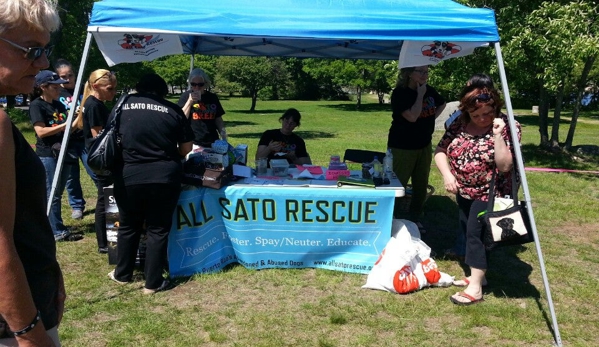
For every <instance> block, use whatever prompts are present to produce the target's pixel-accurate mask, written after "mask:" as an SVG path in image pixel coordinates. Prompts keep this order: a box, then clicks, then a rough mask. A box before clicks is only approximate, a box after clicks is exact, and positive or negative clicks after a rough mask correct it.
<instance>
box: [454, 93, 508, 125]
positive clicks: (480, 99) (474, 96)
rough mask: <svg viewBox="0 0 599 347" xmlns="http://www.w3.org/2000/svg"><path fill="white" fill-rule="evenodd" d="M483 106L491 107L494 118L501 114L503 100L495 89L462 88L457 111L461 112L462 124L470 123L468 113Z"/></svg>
mask: <svg viewBox="0 0 599 347" xmlns="http://www.w3.org/2000/svg"><path fill="white" fill-rule="evenodd" d="M483 106H491V107H493V109H494V110H495V116H496V117H497V116H499V114H501V108H502V107H503V100H502V99H501V96H500V95H499V92H498V91H497V89H495V88H487V87H483V88H481V87H480V86H477V85H470V86H467V87H466V88H464V90H463V91H462V94H461V96H460V106H459V109H460V111H462V114H461V115H460V120H461V122H463V123H464V124H468V123H469V122H470V112H473V111H475V110H477V109H479V108H481V107H483Z"/></svg>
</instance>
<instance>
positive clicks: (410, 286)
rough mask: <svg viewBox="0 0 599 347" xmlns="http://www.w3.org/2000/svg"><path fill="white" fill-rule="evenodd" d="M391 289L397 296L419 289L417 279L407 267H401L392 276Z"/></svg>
mask: <svg viewBox="0 0 599 347" xmlns="http://www.w3.org/2000/svg"><path fill="white" fill-rule="evenodd" d="M393 288H395V290H396V291H397V292H398V293H399V294H407V293H411V292H413V291H416V290H418V289H420V285H419V283H418V278H417V277H416V275H414V272H413V271H412V268H411V267H410V266H409V265H406V266H404V267H402V268H401V269H400V270H399V271H397V272H395V276H393Z"/></svg>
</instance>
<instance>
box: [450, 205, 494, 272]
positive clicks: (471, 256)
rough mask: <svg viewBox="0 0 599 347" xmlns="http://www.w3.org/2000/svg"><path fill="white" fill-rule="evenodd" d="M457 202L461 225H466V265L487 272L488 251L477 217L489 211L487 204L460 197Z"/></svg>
mask: <svg viewBox="0 0 599 347" xmlns="http://www.w3.org/2000/svg"><path fill="white" fill-rule="evenodd" d="M456 200H457V203H458V208H459V209H460V212H459V213H460V224H462V223H464V222H465V223H466V260H465V262H466V265H468V266H470V267H473V268H476V269H481V270H486V269H487V251H486V250H485V245H484V244H483V240H482V231H483V229H482V227H483V225H482V224H481V223H480V222H479V221H478V218H477V217H478V214H479V213H480V212H482V211H484V210H486V209H487V202H486V201H480V200H468V199H464V198H463V197H461V196H459V195H458V196H457V199H456ZM464 219H466V220H464Z"/></svg>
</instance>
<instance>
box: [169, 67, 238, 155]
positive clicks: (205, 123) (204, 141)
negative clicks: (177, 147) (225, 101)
mask: <svg viewBox="0 0 599 347" xmlns="http://www.w3.org/2000/svg"><path fill="white" fill-rule="evenodd" d="M187 81H188V82H189V85H190V87H191V89H190V90H188V91H186V92H184V93H183V94H181V97H180V98H179V102H178V105H179V106H180V107H181V108H182V109H183V113H185V116H186V117H187V118H188V119H190V121H191V129H192V130H193V134H194V139H193V144H194V149H195V148H197V147H198V146H200V147H208V148H210V146H211V145H212V143H213V142H214V141H216V140H218V139H219V135H220V138H222V139H223V140H227V132H226V130H225V122H224V121H223V118H222V116H223V115H224V114H225V110H224V109H223V106H222V105H221V103H220V100H219V99H218V96H217V95H216V94H214V93H212V92H210V91H208V90H206V89H207V88H208V87H209V86H210V78H209V77H208V75H207V74H206V72H204V70H202V69H200V68H196V69H193V70H192V71H191V73H190V74H189V78H188V79H187Z"/></svg>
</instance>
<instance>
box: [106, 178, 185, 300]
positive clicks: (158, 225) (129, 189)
mask: <svg viewBox="0 0 599 347" xmlns="http://www.w3.org/2000/svg"><path fill="white" fill-rule="evenodd" d="M180 190H181V187H180V185H178V184H177V185H172V184H138V185H132V186H125V187H124V186H122V185H120V184H117V183H115V185H114V196H115V198H116V203H117V206H118V207H119V223H120V226H119V231H118V238H117V265H116V270H115V277H116V278H117V279H118V280H119V281H130V280H131V278H132V276H133V269H134V267H135V256H136V255H137V249H138V247H139V239H140V237H141V234H142V232H143V225H144V222H145V223H146V235H147V241H146V261H145V267H144V273H145V277H146V286H145V287H146V288H148V289H156V288H158V287H160V285H161V284H162V281H163V280H164V278H163V277H162V273H163V271H164V270H165V269H166V265H167V258H166V257H167V247H168V234H169V232H170V230H171V224H172V221H173V213H174V211H175V208H176V207H177V202H178V200H179V193H180Z"/></svg>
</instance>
